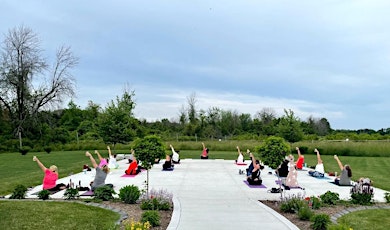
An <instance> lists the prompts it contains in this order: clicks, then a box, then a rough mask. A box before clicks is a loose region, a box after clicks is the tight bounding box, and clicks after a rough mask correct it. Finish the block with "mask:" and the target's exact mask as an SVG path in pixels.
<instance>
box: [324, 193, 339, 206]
mask: <svg viewBox="0 0 390 230" xmlns="http://www.w3.org/2000/svg"><path fill="white" fill-rule="evenodd" d="M320 198H321V201H322V202H323V203H324V204H330V205H335V204H337V202H338V201H339V200H340V198H339V194H338V193H334V192H331V191H327V192H326V193H324V194H322V195H320Z"/></svg>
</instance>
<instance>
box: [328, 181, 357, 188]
mask: <svg viewBox="0 0 390 230" xmlns="http://www.w3.org/2000/svg"><path fill="white" fill-rule="evenodd" d="M329 183H331V184H334V185H337V186H340V187H352V186H353V185H351V184H350V185H339V184H336V183H335V182H334V181H329Z"/></svg>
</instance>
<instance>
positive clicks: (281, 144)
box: [255, 136, 291, 169]
mask: <svg viewBox="0 0 390 230" xmlns="http://www.w3.org/2000/svg"><path fill="white" fill-rule="evenodd" d="M255 151H256V152H257V153H258V155H259V156H260V159H261V160H262V161H263V162H264V164H266V165H268V166H269V167H271V168H273V169H276V168H277V167H278V166H279V164H280V163H281V162H282V160H283V158H284V157H285V155H286V154H287V153H290V152H291V150H290V146H289V144H288V143H287V142H286V141H285V140H284V139H283V138H281V137H274V136H271V137H268V138H267V139H266V140H265V141H264V143H263V144H262V145H260V146H258V147H256V148H255Z"/></svg>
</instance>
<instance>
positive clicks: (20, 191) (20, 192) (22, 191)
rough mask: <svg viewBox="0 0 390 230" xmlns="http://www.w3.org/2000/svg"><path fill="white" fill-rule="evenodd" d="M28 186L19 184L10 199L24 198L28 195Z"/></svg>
mask: <svg viewBox="0 0 390 230" xmlns="http://www.w3.org/2000/svg"><path fill="white" fill-rule="evenodd" d="M26 192H27V187H26V186H24V185H21V184H20V185H17V186H16V187H15V189H14V191H13V193H12V195H11V196H10V197H9V198H10V199H24V198H25V197H26Z"/></svg>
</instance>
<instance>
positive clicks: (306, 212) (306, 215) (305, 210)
mask: <svg viewBox="0 0 390 230" xmlns="http://www.w3.org/2000/svg"><path fill="white" fill-rule="evenodd" d="M313 215H314V212H313V211H312V210H311V208H310V207H309V206H307V205H304V206H303V207H301V208H300V209H299V211H298V217H299V219H300V220H310V218H311V217H312V216H313Z"/></svg>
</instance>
